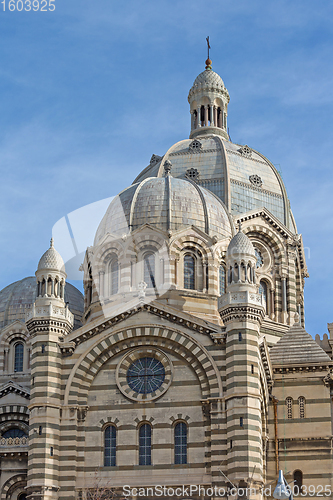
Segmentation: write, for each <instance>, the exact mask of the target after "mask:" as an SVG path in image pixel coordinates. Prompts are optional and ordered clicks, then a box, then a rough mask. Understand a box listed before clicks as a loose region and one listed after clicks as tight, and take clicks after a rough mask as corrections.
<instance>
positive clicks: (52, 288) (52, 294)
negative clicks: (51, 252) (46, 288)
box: [51, 278, 54, 297]
mask: <svg viewBox="0 0 333 500" xmlns="http://www.w3.org/2000/svg"><path fill="white" fill-rule="evenodd" d="M51 297H54V278H51Z"/></svg>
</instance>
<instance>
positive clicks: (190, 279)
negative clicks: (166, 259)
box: [184, 254, 195, 290]
mask: <svg viewBox="0 0 333 500" xmlns="http://www.w3.org/2000/svg"><path fill="white" fill-rule="evenodd" d="M184 288H186V289H187V290H195V259H194V257H193V256H192V255H190V254H186V255H185V256H184Z"/></svg>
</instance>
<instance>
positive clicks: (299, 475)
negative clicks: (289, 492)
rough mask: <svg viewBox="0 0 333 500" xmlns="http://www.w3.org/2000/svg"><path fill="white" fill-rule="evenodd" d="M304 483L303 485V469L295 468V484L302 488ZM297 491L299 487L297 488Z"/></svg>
mask: <svg viewBox="0 0 333 500" xmlns="http://www.w3.org/2000/svg"><path fill="white" fill-rule="evenodd" d="M302 485H303V472H302V471H301V470H295V472H294V486H297V487H298V488H299V490H300V489H301V488H302ZM296 492H297V489H296ZM296 492H295V493H296Z"/></svg>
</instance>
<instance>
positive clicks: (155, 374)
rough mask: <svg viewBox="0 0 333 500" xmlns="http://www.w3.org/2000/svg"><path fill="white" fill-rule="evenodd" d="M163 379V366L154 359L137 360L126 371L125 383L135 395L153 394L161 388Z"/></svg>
mask: <svg viewBox="0 0 333 500" xmlns="http://www.w3.org/2000/svg"><path fill="white" fill-rule="evenodd" d="M164 379H165V370H164V366H163V365H162V363H161V362H160V361H158V360H157V359H154V358H139V359H137V360H136V361H134V363H132V364H131V366H130V367H129V369H128V371H127V383H128V385H129V386H130V388H131V389H132V390H133V391H134V392H136V393H137V394H150V393H152V392H155V391H156V390H157V389H159V388H160V387H161V385H162V384H163V382H164Z"/></svg>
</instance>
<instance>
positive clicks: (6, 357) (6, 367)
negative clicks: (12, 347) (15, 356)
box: [3, 347, 9, 372]
mask: <svg viewBox="0 0 333 500" xmlns="http://www.w3.org/2000/svg"><path fill="white" fill-rule="evenodd" d="M8 354H9V348H8V347H6V348H5V353H4V360H3V364H4V367H3V368H4V371H5V372H7V371H8Z"/></svg>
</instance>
